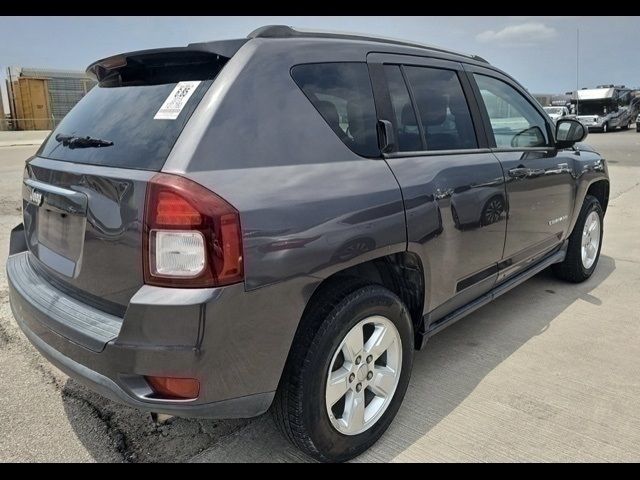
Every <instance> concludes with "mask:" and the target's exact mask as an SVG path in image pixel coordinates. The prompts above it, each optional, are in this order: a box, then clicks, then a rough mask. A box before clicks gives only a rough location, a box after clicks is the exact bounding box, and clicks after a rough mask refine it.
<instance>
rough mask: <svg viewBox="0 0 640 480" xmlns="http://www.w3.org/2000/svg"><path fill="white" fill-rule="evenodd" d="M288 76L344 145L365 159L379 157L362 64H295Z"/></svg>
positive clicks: (373, 112)
mask: <svg viewBox="0 0 640 480" xmlns="http://www.w3.org/2000/svg"><path fill="white" fill-rule="evenodd" d="M291 76H292V77H293V79H294V80H295V82H296V83H297V84H298V86H299V87H300V88H301V89H302V91H303V92H304V94H305V95H306V96H307V98H309V100H310V101H311V103H313V105H314V106H315V107H316V109H317V110H318V112H320V114H321V115H322V117H323V118H324V120H325V121H326V122H327V123H328V124H329V126H330V127H331V129H332V130H333V131H334V132H335V133H336V135H338V137H340V139H341V140H342V141H343V142H344V143H345V145H347V146H348V147H349V148H350V149H351V150H353V151H354V152H355V153H357V154H359V155H362V156H365V157H375V156H379V155H380V150H379V148H378V136H377V133H376V121H377V119H376V110H375V105H374V103H373V92H372V90H371V81H370V80H369V70H368V68H367V65H366V64H365V63H315V64H308V65H297V66H295V67H293V68H292V69H291Z"/></svg>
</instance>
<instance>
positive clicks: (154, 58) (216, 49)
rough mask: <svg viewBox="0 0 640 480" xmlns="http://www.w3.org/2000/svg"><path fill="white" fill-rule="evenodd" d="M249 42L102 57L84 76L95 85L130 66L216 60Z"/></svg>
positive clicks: (232, 42) (212, 43)
mask: <svg viewBox="0 0 640 480" xmlns="http://www.w3.org/2000/svg"><path fill="white" fill-rule="evenodd" d="M248 41H249V39H247V38H240V39H234V40H220V41H217V42H201V43H190V44H189V45H187V46H186V47H171V48H155V49H151V50H137V51H134V52H127V53H121V54H118V55H113V56H111V57H106V58H103V59H101V60H98V61H96V62H93V63H92V64H91V65H89V66H88V67H87V70H86V72H87V74H88V75H90V76H91V77H94V78H95V79H97V80H98V81H99V82H101V81H102V80H104V79H106V78H109V77H111V76H112V75H113V74H115V73H116V72H117V71H118V70H120V69H122V68H124V67H126V66H127V65H128V64H131V63H149V62H150V63H159V62H162V63H163V64H167V65H171V64H174V65H185V64H188V63H191V62H202V61H206V60H207V59H211V60H216V59H218V60H219V59H220V57H224V58H227V59H229V58H231V57H233V55H235V53H236V52H237V51H238V50H239V49H240V47H242V46H243V45H244V44H245V43H247V42H248Z"/></svg>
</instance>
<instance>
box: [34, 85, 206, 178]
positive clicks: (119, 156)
mask: <svg viewBox="0 0 640 480" xmlns="http://www.w3.org/2000/svg"><path fill="white" fill-rule="evenodd" d="M211 83H212V80H206V81H201V82H200V84H199V85H198V86H197V87H196V88H195V89H194V90H193V92H192V93H191V96H190V98H189V100H188V101H187V103H186V104H185V105H184V106H183V108H182V110H181V111H180V113H179V115H178V116H177V118H176V119H175V120H156V119H154V117H155V116H156V113H157V112H158V110H159V109H160V107H161V106H162V105H163V103H164V102H165V100H166V99H167V98H168V97H169V95H170V94H171V93H172V91H173V89H174V88H175V87H176V85H177V82H176V83H163V84H156V85H139V86H117V87H105V86H101V85H98V86H96V87H94V88H93V89H91V91H90V92H89V93H88V94H87V95H86V96H85V97H84V98H83V99H82V100H80V102H78V104H77V105H76V106H75V107H74V108H73V109H72V110H71V111H70V112H69V113H68V114H67V116H66V117H64V119H63V120H62V122H60V125H58V127H57V128H56V129H55V130H54V132H53V133H52V135H51V136H50V137H49V138H48V140H47V141H46V142H45V143H44V145H43V146H42V147H41V149H40V151H39V153H38V154H39V155H40V156H42V157H46V158H52V159H55V160H65V161H69V162H77V163H89V164H93V165H107V166H111V167H124V168H137V169H144V170H160V169H161V168H162V166H163V165H164V162H165V160H166V159H167V156H168V155H169V152H170V151H171V149H172V148H173V144H174V143H175V141H176V140H177V138H178V136H179V135H180V132H181V131H182V129H183V127H184V126H185V124H186V123H187V120H189V117H191V114H192V113H193V110H194V109H195V107H196V106H197V105H198V102H199V101H200V99H201V98H202V96H203V95H204V93H205V92H206V90H207V88H209V86H210V85H211ZM58 134H64V135H73V136H80V137H86V136H90V137H91V138H97V139H101V140H105V141H108V142H113V145H112V146H108V147H100V148H95V147H94V148H69V147H68V146H64V145H63V144H62V143H60V142H58V141H56V135H58Z"/></svg>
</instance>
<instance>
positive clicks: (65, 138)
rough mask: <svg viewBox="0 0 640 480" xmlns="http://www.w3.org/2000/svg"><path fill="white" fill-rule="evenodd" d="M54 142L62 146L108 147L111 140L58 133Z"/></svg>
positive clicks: (111, 143)
mask: <svg viewBox="0 0 640 480" xmlns="http://www.w3.org/2000/svg"><path fill="white" fill-rule="evenodd" d="M56 142H58V143H60V142H61V143H62V145H63V146H65V147H69V148H71V149H73V148H92V147H110V146H111V145H113V142H109V141H108V140H100V139H99V138H91V137H89V136H87V137H76V136H75V135H65V134H63V133H59V134H57V135H56Z"/></svg>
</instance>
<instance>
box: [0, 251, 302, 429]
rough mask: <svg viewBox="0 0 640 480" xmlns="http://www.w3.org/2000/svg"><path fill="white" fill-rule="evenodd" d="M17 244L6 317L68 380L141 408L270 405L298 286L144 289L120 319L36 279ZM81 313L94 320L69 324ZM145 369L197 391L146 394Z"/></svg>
mask: <svg viewBox="0 0 640 480" xmlns="http://www.w3.org/2000/svg"><path fill="white" fill-rule="evenodd" d="M15 250H16V249H13V250H11V251H12V252H13V254H12V255H10V256H9V257H8V259H7V278H8V282H9V292H10V303H11V309H12V311H13V315H14V317H15V319H16V321H17V323H18V325H19V326H20V328H21V329H22V330H23V332H24V333H25V335H26V336H27V338H28V339H29V340H30V341H31V343H32V344H33V345H34V346H35V347H36V348H37V349H38V350H39V351H40V352H41V353H42V355H43V356H45V357H46V358H47V359H48V360H49V361H50V362H51V363H53V364H54V365H55V366H57V367H58V368H59V369H60V370H62V371H64V372H65V373H67V374H68V375H69V376H70V377H72V378H74V379H76V380H78V381H79V382H80V383H82V384H84V385H86V386H87V387H88V388H90V389H92V390H94V391H96V392H98V393H100V394H102V395H104V396H106V397H108V398H110V399H112V400H114V401H117V402H120V403H124V404H127V405H130V406H132V407H135V408H139V409H142V410H146V411H153V412H158V413H166V414H170V415H178V416H184V417H203V418H249V417H253V416H257V415H260V414H262V413H264V412H265V411H266V410H268V408H269V406H270V405H271V402H272V400H273V397H274V395H275V390H276V388H277V385H278V382H279V379H280V375H281V373H282V369H283V367H284V363H285V361H286V357H287V355H288V351H289V348H290V345H291V341H292V339H293V336H294V334H295V329H296V327H297V322H298V319H299V318H300V315H301V312H302V309H303V307H304V298H303V297H302V293H301V292H302V286H301V285H297V284H294V285H292V284H291V283H288V284H285V285H283V286H272V287H265V288H263V289H258V290H256V291H253V292H245V290H244V286H243V285H242V284H238V285H232V286H229V287H224V288H220V289H166V288H160V287H150V286H143V287H142V288H141V289H140V290H139V291H138V293H137V294H136V295H134V297H133V298H132V299H131V301H130V304H129V306H128V308H127V312H126V314H125V316H124V318H120V319H119V318H113V317H112V316H109V315H108V314H105V313H104V312H101V311H99V310H96V309H93V308H92V307H90V306H88V305H84V304H81V303H80V302H78V300H75V299H73V298H71V297H69V296H67V295H66V294H65V293H64V292H62V291H60V290H57V289H56V288H55V287H54V286H52V285H51V284H49V283H47V282H46V280H44V279H43V278H38V275H39V274H38V269H37V268H34V267H33V265H31V261H30V260H29V259H30V255H31V254H30V253H28V252H18V253H16V252H15ZM273 298H280V300H281V301H278V302H277V303H276V302H273ZM274 303H276V304H274ZM79 312H82V313H79ZM87 312H89V313H90V314H91V315H93V317H92V319H91V321H88V322H84V323H83V322H75V323H74V322H72V321H69V318H68V317H72V318H71V319H72V320H73V318H76V319H78V318H81V317H83V315H84V316H85V317H86V316H87ZM102 317H105V318H102ZM107 317H109V318H110V319H111V321H112V325H111V327H110V328H111V329H112V330H109V329H107V331H106V333H105V331H103V330H100V331H98V333H99V335H96V334H92V332H91V331H90V330H91V326H92V325H93V326H95V325H96V324H97V325H99V324H100V322H101V321H104V320H105V319H106V318H107ZM118 321H119V322H121V323H120V325H117V322H118ZM94 333H95V332H94ZM146 375H155V376H168V377H182V378H197V379H198V380H199V381H200V397H199V398H198V399H195V400H188V401H185V400H182V401H181V400H177V401H176V400H165V399H157V398H150V396H151V395H152V391H151V389H150V388H149V386H148V384H147V383H146V381H145V380H144V376H146Z"/></svg>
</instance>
